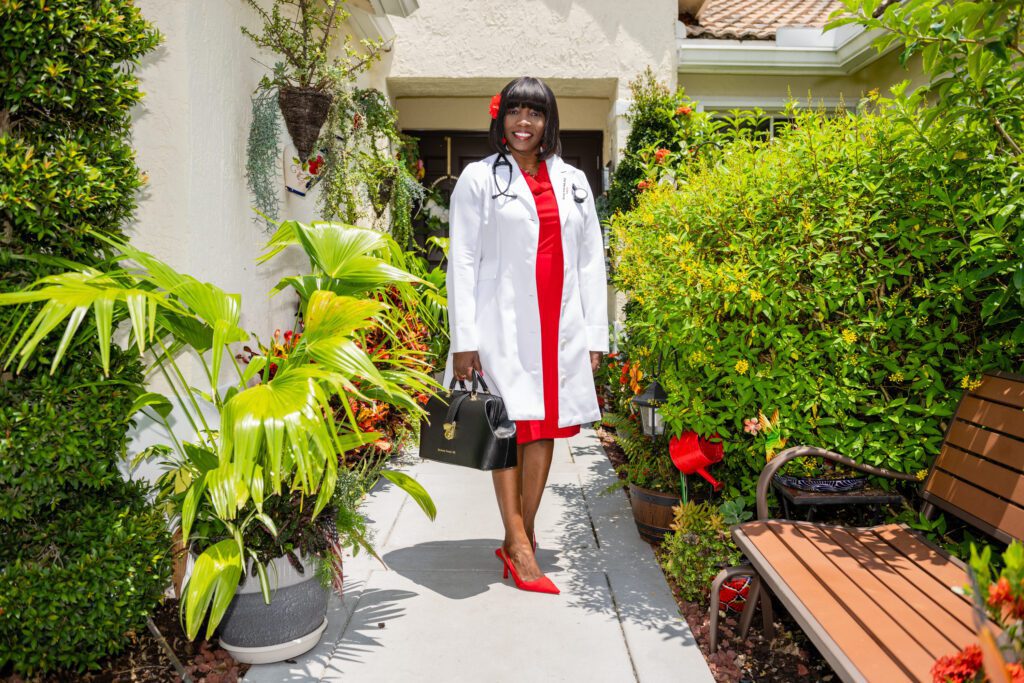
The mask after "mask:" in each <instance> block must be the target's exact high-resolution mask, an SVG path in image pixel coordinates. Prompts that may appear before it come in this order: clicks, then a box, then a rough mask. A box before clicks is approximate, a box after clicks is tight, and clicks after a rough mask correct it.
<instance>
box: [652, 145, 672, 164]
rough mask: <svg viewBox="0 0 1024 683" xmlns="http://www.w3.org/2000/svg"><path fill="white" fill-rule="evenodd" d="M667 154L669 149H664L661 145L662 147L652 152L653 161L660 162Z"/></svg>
mask: <svg viewBox="0 0 1024 683" xmlns="http://www.w3.org/2000/svg"><path fill="white" fill-rule="evenodd" d="M668 155H669V151H668V150H667V149H665V148H664V147H662V148H660V149H659V150H658V151H656V152H655V153H654V162H655V163H657V164H660V163H662V162H663V161H665V157H667V156H668Z"/></svg>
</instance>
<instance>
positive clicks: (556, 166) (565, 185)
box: [548, 154, 572, 229]
mask: <svg viewBox="0 0 1024 683" xmlns="http://www.w3.org/2000/svg"><path fill="white" fill-rule="evenodd" d="M568 170H569V169H568V166H567V165H566V163H565V162H564V161H562V157H560V156H558V155H557V154H555V155H552V156H551V157H550V158H549V159H548V177H549V178H551V189H552V191H553V192H554V193H555V199H556V200H557V201H558V220H559V222H560V223H561V228H562V229H565V219H566V218H567V217H568V216H569V210H570V209H571V208H572V199H571V197H572V182H571V180H572V179H571V178H570V177H569V173H568Z"/></svg>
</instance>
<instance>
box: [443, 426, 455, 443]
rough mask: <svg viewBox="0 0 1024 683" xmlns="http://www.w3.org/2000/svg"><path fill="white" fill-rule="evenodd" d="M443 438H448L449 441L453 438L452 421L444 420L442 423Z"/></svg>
mask: <svg viewBox="0 0 1024 683" xmlns="http://www.w3.org/2000/svg"><path fill="white" fill-rule="evenodd" d="M444 438H446V439H448V440H449V441H451V440H452V439H454V438H455V423H454V422H445V423H444Z"/></svg>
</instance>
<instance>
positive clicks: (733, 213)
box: [610, 102, 1024, 496]
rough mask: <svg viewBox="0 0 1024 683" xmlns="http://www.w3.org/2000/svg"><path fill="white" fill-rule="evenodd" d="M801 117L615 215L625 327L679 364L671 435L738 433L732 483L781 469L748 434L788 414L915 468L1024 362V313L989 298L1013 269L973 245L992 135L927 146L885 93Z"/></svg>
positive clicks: (857, 453)
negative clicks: (853, 107)
mask: <svg viewBox="0 0 1024 683" xmlns="http://www.w3.org/2000/svg"><path fill="white" fill-rule="evenodd" d="M790 114H791V115H792V116H794V125H793V126H791V127H790V128H788V129H787V130H785V131H783V132H781V133H779V134H778V135H777V136H776V137H775V138H774V139H773V140H771V141H766V140H759V139H757V138H756V137H755V136H751V135H739V136H738V138H737V139H736V140H735V141H733V142H730V143H728V144H725V145H724V146H723V147H722V148H721V149H716V150H715V151H714V152H707V153H704V154H701V155H700V156H699V157H694V158H690V159H689V160H687V157H686V156H685V155H682V154H678V155H676V154H674V155H673V156H670V157H668V158H666V160H665V161H664V162H663V163H661V164H658V165H656V166H652V167H651V168H650V169H649V171H650V175H649V180H650V181H651V182H650V184H649V187H648V189H646V190H645V191H644V192H643V193H641V194H640V196H639V198H638V201H637V204H636V207H635V209H633V210H632V211H629V212H620V213H617V214H616V215H615V216H613V217H612V219H611V221H610V230H611V235H612V250H613V261H614V265H615V270H614V279H615V284H616V285H617V286H618V288H619V289H620V290H623V291H625V292H626V293H627V294H628V296H629V298H630V302H629V304H628V305H627V308H626V313H627V320H626V325H627V333H628V334H629V336H630V337H631V338H632V339H633V342H634V343H636V344H642V345H645V346H648V347H650V348H651V349H652V351H653V352H652V354H651V358H652V359H653V360H654V361H656V360H657V357H658V355H659V354H663V357H664V358H665V362H664V367H663V370H662V374H661V377H660V378H659V379H660V380H661V382H662V384H663V385H664V386H665V389H666V391H667V392H668V394H669V396H670V400H669V402H668V403H667V404H666V405H665V406H663V408H662V411H663V414H664V415H665V417H666V420H667V422H668V425H669V428H670V430H671V431H674V432H677V433H678V432H680V431H682V430H684V429H693V430H695V431H697V432H698V433H700V434H702V435H710V434H719V435H721V436H722V437H724V439H725V441H726V445H725V460H724V463H723V465H721V466H719V467H720V469H719V470H718V471H719V472H721V473H722V475H723V476H721V477H719V478H721V479H724V480H725V481H726V482H727V483H729V484H731V486H732V488H733V492H732V493H733V495H735V494H737V493H738V494H744V495H748V496H749V495H750V494H751V493H752V490H753V483H754V481H755V479H756V476H757V474H758V472H759V471H760V470H761V468H762V467H763V465H764V460H765V458H764V444H763V443H762V441H761V440H759V439H758V438H756V437H754V436H752V435H751V434H749V433H744V432H743V424H744V420H748V421H749V420H751V419H752V418H755V417H756V416H757V415H758V413H759V411H761V410H765V411H770V410H773V409H775V408H778V409H779V411H780V416H781V419H782V421H783V423H784V424H785V425H786V437H787V438H788V443H789V444H810V445H816V446H822V447H827V448H829V449H832V450H835V451H838V452H841V453H844V454H846V455H849V456H850V457H853V458H855V459H858V460H861V461H864V462H868V463H871V464H874V465H880V466H884V467H888V468H891V469H895V470H897V471H902V472H917V471H919V470H922V469H926V468H927V467H928V465H929V464H930V461H931V457H932V456H933V455H934V454H935V453H936V452H937V450H938V446H939V444H940V443H941V441H942V436H943V421H944V419H946V418H948V417H949V416H950V415H951V413H952V411H953V409H954V408H955V406H956V402H957V400H958V399H959V397H960V395H961V394H962V392H963V391H964V390H970V389H971V388H972V387H975V386H976V382H977V381H978V378H979V377H980V376H981V374H982V373H984V372H985V371H989V370H1007V371H1017V372H1019V371H1020V369H1021V367H1022V360H1024V346H1022V342H1024V326H1020V328H1018V325H1019V324H1020V316H1019V315H1017V314H1014V315H1011V314H1005V315H1004V314H1003V309H999V310H998V311H997V310H995V309H994V308H993V307H992V306H991V305H989V306H986V304H985V302H986V301H987V300H990V298H991V295H992V292H993V291H1001V290H1002V288H1004V287H1005V281H1003V280H1002V279H1000V278H1001V276H1000V277H996V276H993V275H992V274H993V273H999V272H1001V271H998V267H1001V264H1000V263H996V267H992V262H990V261H989V260H986V259H991V257H990V256H987V255H986V254H985V253H983V252H980V251H979V250H978V249H977V248H976V245H975V246H972V242H971V235H972V233H973V232H974V231H976V230H977V229H978V226H979V225H981V224H983V223H984V222H985V221H991V220H994V219H993V214H994V213H995V212H994V211H993V210H991V209H989V208H986V209H985V211H984V212H983V213H982V214H980V215H979V214H978V213H977V212H975V211H974V209H973V208H972V205H971V202H973V201H975V200H972V199H970V197H971V196H972V193H977V192H982V191H983V190H984V188H985V187H986V183H995V182H1004V181H1003V176H999V177H998V178H997V174H998V172H997V171H990V170H989V169H988V168H987V167H986V166H985V165H984V164H981V163H974V162H973V161H969V160H978V159H981V158H984V156H985V155H984V149H983V148H979V147H977V145H981V146H982V147H983V145H982V143H980V142H978V141H976V140H975V139H973V138H971V137H970V136H968V135H966V134H965V135H964V136H962V137H961V138H958V139H956V144H945V145H943V146H935V149H933V150H930V149H927V148H926V145H925V144H924V143H923V142H922V141H921V139H920V135H910V134H909V133H908V131H907V126H911V125H916V124H914V121H915V119H914V118H913V117H914V116H917V114H915V113H914V112H908V111H903V112H902V113H901V114H900V116H897V115H896V114H893V113H891V112H890V111H889V110H886V109H884V108H883V107H882V106H881V104H880V103H879V102H868V103H865V105H864V107H863V111H862V112H861V113H860V114H858V115H847V114H843V113H840V114H835V115H830V114H828V113H826V112H819V111H807V110H800V109H797V108H795V107H794V108H792V110H791V112H790ZM901 116H902V117H903V118H901ZM949 134H950V133H949V131H944V132H943V135H949ZM961 151H964V152H966V153H967V157H966V158H967V159H968V161H965V162H963V163H964V164H970V165H969V166H965V167H964V168H961V169H959V170H955V169H954V168H953V167H951V164H953V163H959V162H954V155H956V154H957V153H959V152H961ZM1019 175H1020V174H1018V176H1019ZM979 188H981V189H979ZM978 201H981V200H978ZM1006 225H1007V226H1008V225H1009V223H1006ZM1015 229H1019V228H1015ZM645 369H646V370H647V371H648V373H650V372H652V371H653V370H654V369H655V366H654V365H653V364H647V365H645ZM730 475H731V476H730Z"/></svg>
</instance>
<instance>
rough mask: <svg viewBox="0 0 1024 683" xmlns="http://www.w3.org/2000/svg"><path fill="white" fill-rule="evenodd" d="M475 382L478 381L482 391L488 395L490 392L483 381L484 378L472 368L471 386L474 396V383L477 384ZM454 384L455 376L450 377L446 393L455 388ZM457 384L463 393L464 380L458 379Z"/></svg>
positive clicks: (464, 387)
mask: <svg viewBox="0 0 1024 683" xmlns="http://www.w3.org/2000/svg"><path fill="white" fill-rule="evenodd" d="M477 380H479V381H480V387H481V388H482V389H483V390H484V391H486V392H488V393H490V391H491V390H490V389H488V388H487V382H485V381H484V376H483V375H481V374H480V373H478V372H477V371H476V368H473V385H472V387H473V388H472V391H473V393H474V394H475V393H476V387H477V384H476V383H477ZM455 382H456V379H455V375H452V381H451V382H449V383H448V391H449V392H450V391H451V390H452V389H454V388H455ZM458 382H459V389H461V390H462V391H465V390H466V380H464V379H459V380H458Z"/></svg>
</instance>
